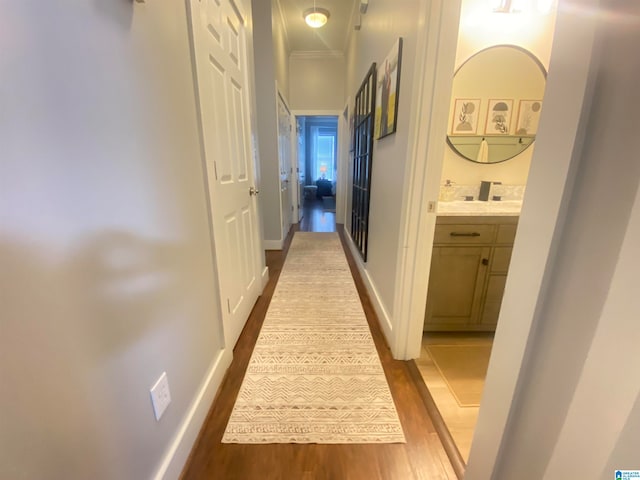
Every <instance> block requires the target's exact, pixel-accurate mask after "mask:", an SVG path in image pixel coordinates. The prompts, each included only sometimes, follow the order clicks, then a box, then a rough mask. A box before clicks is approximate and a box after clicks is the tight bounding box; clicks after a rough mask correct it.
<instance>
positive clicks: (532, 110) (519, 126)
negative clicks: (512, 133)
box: [516, 100, 542, 135]
mask: <svg viewBox="0 0 640 480" xmlns="http://www.w3.org/2000/svg"><path fill="white" fill-rule="evenodd" d="M541 111H542V100H520V106H519V108H518V122H517V123H516V135H535V134H536V133H538V123H539V122H540V112H541Z"/></svg>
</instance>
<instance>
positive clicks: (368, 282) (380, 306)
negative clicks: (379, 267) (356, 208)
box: [345, 231, 395, 358]
mask: <svg viewBox="0 0 640 480" xmlns="http://www.w3.org/2000/svg"><path fill="white" fill-rule="evenodd" d="M345 238H346V239H347V244H348V245H349V249H350V250H351V255H353V258H354V259H355V261H356V266H357V267H358V271H359V272H360V276H361V277H362V281H363V282H364V286H365V288H366V289H367V293H368V294H369V298H370V299H371V304H372V305H373V309H374V310H375V311H376V315H377V316H378V322H379V323H380V328H381V329H382V333H384V336H385V338H386V339H387V343H388V344H389V346H390V347H391V346H393V345H395V338H394V332H393V325H392V324H391V317H390V316H389V314H388V313H387V309H386V308H385V306H384V303H382V299H381V298H380V295H379V294H378V290H377V289H376V286H375V283H374V282H373V280H372V279H371V277H370V276H369V272H368V271H367V269H366V268H365V266H364V262H363V261H362V257H361V256H360V252H359V251H358V248H357V247H356V245H355V243H353V239H352V238H351V236H350V235H349V233H348V232H346V231H345ZM391 353H393V354H394V358H395V353H394V352H393V350H392V352H391Z"/></svg>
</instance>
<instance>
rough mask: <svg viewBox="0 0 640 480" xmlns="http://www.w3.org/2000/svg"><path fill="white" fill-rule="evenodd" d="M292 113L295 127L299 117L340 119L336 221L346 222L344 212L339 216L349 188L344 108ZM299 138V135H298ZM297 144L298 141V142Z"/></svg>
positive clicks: (297, 180)
mask: <svg viewBox="0 0 640 480" xmlns="http://www.w3.org/2000/svg"><path fill="white" fill-rule="evenodd" d="M291 113H292V114H293V124H294V128H297V125H298V117H337V119H338V139H337V142H338V148H337V151H338V158H337V159H336V160H337V161H338V172H339V175H338V178H337V180H336V223H344V213H343V214H342V217H339V216H338V212H342V211H343V210H344V208H345V205H346V204H345V201H346V196H345V192H346V188H347V182H346V180H347V179H346V178H345V177H344V175H342V165H343V164H344V163H345V162H348V160H349V158H348V155H347V156H346V157H344V158H343V155H342V153H343V152H342V149H341V148H340V145H341V142H342V138H343V135H344V132H342V131H341V129H340V126H341V122H340V117H341V116H342V113H343V110H292V111H291ZM296 138H297V137H296ZM296 144H297V142H296ZM298 162H299V158H298V149H297V145H296V164H297V163H298ZM305 174H306V175H308V174H309V173H308V172H305ZM299 181H300V179H299V178H296V182H297V183H298V182H299ZM297 187H298V190H300V185H299V183H298V184H297ZM340 218H342V220H343V221H342V222H340V221H339V219H340Z"/></svg>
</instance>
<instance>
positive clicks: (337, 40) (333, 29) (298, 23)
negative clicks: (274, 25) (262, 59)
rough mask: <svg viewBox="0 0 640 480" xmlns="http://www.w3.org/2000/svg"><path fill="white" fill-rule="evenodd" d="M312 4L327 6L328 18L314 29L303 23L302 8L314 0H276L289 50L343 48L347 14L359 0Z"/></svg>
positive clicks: (333, 0)
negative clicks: (321, 25) (324, 23)
mask: <svg viewBox="0 0 640 480" xmlns="http://www.w3.org/2000/svg"><path fill="white" fill-rule="evenodd" d="M315 2H316V5H315V6H316V7H318V8H324V9H326V10H329V13H330V17H329V22H327V24H326V25H325V26H324V27H322V28H318V29H314V28H310V27H309V26H307V24H306V23H304V19H303V18H302V12H304V11H305V10H307V9H308V8H312V7H313V6H314V5H313V3H314V0H276V8H279V10H280V12H281V14H282V17H283V20H284V24H285V29H286V32H287V38H288V42H289V48H290V49H291V52H344V50H345V48H346V43H347V39H348V35H349V26H350V20H351V15H352V14H353V11H354V8H355V5H356V3H359V0H315Z"/></svg>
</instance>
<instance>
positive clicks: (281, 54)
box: [265, 0, 291, 99]
mask: <svg viewBox="0 0 640 480" xmlns="http://www.w3.org/2000/svg"><path fill="white" fill-rule="evenodd" d="M265 3H269V2H265ZM272 3H273V2H272ZM277 3H278V2H277V0H276V2H275V4H274V5H273V7H272V9H271V15H272V19H271V25H272V28H273V55H274V62H275V69H276V80H277V81H278V87H279V88H280V92H281V93H282V94H283V95H284V97H285V98H286V99H289V97H290V95H289V51H290V50H291V49H290V48H289V41H288V38H287V30H286V27H285V24H284V20H283V17H282V15H281V14H280V9H279V8H278V5H277Z"/></svg>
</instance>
